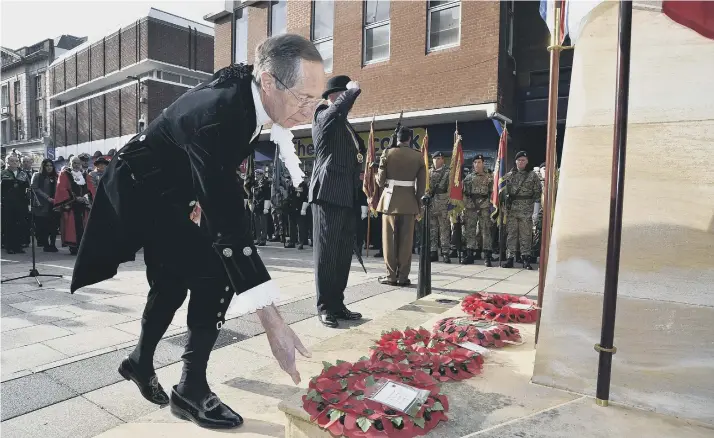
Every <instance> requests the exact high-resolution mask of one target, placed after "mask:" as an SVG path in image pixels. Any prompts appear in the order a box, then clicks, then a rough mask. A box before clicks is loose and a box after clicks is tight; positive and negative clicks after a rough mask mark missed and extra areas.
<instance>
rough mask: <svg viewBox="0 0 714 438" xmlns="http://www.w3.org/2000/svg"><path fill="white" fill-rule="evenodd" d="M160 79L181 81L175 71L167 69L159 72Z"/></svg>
mask: <svg viewBox="0 0 714 438" xmlns="http://www.w3.org/2000/svg"><path fill="white" fill-rule="evenodd" d="M161 79H163V80H165V81H169V82H176V83H179V84H180V83H181V76H180V75H177V74H176V73H169V72H167V71H165V72H162V73H161Z"/></svg>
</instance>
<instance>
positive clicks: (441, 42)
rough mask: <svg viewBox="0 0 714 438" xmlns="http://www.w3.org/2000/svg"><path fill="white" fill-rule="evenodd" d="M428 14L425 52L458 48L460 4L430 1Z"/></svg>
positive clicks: (457, 0)
mask: <svg viewBox="0 0 714 438" xmlns="http://www.w3.org/2000/svg"><path fill="white" fill-rule="evenodd" d="M428 14H429V16H428V27H429V36H428V41H427V50H429V51H431V50H439V49H444V48H447V47H454V46H458V45H459V39H460V37H461V35H460V34H461V2H460V1H459V0H442V1H430V2H429V12H428Z"/></svg>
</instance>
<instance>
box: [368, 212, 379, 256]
mask: <svg viewBox="0 0 714 438" xmlns="http://www.w3.org/2000/svg"><path fill="white" fill-rule="evenodd" d="M368 220H370V221H372V223H371V224H369V228H370V229H369V232H370V236H369V244H370V245H371V246H373V247H374V249H378V250H379V249H382V213H379V214H378V215H377V217H372V216H369V217H368Z"/></svg>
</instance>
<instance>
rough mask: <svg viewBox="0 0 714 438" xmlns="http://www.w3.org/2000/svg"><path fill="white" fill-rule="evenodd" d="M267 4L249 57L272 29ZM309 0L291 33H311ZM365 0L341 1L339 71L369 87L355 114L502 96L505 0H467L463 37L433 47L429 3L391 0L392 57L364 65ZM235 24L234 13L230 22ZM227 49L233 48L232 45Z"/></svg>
mask: <svg viewBox="0 0 714 438" xmlns="http://www.w3.org/2000/svg"><path fill="white" fill-rule="evenodd" d="M267 13H268V12H267V9H259V8H254V7H252V8H251V10H250V12H249V18H248V20H249V23H250V24H249V26H250V27H249V36H248V40H249V46H248V50H249V60H251V61H252V60H253V51H254V50H255V47H256V46H257V45H258V44H259V43H260V41H262V39H263V38H264V37H265V35H266V32H267ZM311 14H312V7H311V3H310V2H309V1H304V0H290V1H289V2H288V8H287V22H288V32H290V33H297V34H300V35H302V36H304V37H307V38H309V37H310V23H311ZM362 15H363V12H362V2H359V1H337V2H335V24H334V52H333V53H334V54H333V56H334V66H333V74H347V75H349V76H350V77H351V78H352V79H355V80H358V81H359V82H360V84H361V86H362V88H363V90H364V92H363V93H362V95H361V96H360V98H359V100H358V101H357V104H356V105H355V107H354V109H353V111H352V113H351V114H352V115H353V116H355V117H359V116H368V115H372V114H389V113H398V112H399V111H400V110H405V111H409V110H423V109H432V108H444V107H452V106H460V105H471V104H479V103H490V102H496V101H497V98H498V74H499V70H498V54H499V34H500V29H499V27H500V5H499V3H498V2H481V1H462V3H461V43H460V45H459V46H458V47H455V48H453V49H446V50H442V51H438V52H433V53H426V39H427V2H425V1H424V2H423V1H393V2H391V12H390V17H391V37H390V43H391V47H390V59H389V60H387V61H385V62H380V63H378V64H371V65H367V66H363V65H362ZM228 23H230V20H229V21H228ZM218 35H219V32H217V37H216V41H217V43H216V44H217V45H216V59H225V58H228V59H230V40H228V41H227V43H226V41H224V39H225V37H224V36H221V37H220V38H219V36H218ZM226 48H227V49H226Z"/></svg>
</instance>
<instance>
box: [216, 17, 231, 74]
mask: <svg viewBox="0 0 714 438" xmlns="http://www.w3.org/2000/svg"><path fill="white" fill-rule="evenodd" d="M231 17H232V15H228V16H227V17H224V18H221V19H220V20H219V21H216V24H215V26H214V27H213V29H214V31H215V43H214V44H215V46H214V47H215V50H214V52H213V69H214V71H218V70H220V69H222V68H223V67H227V66H229V65H230V63H231V38H232V35H233V33H232V32H233V28H232V21H231V20H232V18H231Z"/></svg>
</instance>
